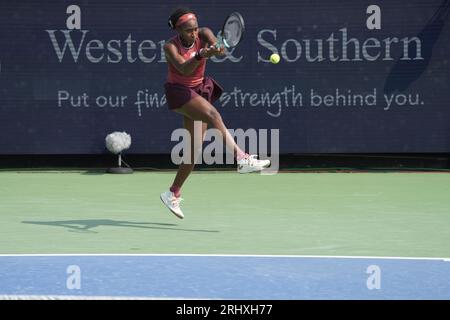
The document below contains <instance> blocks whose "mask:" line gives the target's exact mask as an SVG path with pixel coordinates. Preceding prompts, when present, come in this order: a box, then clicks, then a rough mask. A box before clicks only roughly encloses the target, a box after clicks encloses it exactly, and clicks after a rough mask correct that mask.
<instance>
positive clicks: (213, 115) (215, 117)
mask: <svg viewBox="0 0 450 320" xmlns="http://www.w3.org/2000/svg"><path fill="white" fill-rule="evenodd" d="M206 117H207V119H208V122H209V123H213V124H214V123H217V122H220V121H222V117H221V116H220V113H219V111H217V109H216V108H211V109H210V110H208V112H207V115H206Z"/></svg>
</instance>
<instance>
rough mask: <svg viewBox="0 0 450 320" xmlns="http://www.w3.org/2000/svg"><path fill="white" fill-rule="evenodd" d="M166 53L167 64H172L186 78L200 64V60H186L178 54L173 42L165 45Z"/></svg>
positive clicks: (193, 58)
mask: <svg viewBox="0 0 450 320" xmlns="http://www.w3.org/2000/svg"><path fill="white" fill-rule="evenodd" d="M164 52H165V54H166V60H167V62H169V63H170V64H172V65H173V66H174V67H175V69H177V70H178V72H180V73H181V74H183V75H185V76H188V75H190V74H191V73H192V72H194V70H195V69H196V68H197V67H198V66H199V64H200V60H197V59H195V57H192V58H191V59H189V60H185V59H184V58H183V56H182V55H181V54H179V53H178V50H177V47H176V46H175V45H174V44H173V43H172V42H167V43H166V44H165V45H164Z"/></svg>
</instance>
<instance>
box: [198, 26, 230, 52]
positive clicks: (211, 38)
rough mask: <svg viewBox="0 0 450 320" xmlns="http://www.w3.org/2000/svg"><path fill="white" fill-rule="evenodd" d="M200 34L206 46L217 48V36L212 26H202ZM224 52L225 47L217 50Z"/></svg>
mask: <svg viewBox="0 0 450 320" xmlns="http://www.w3.org/2000/svg"><path fill="white" fill-rule="evenodd" d="M198 36H199V37H200V39H201V40H202V41H203V43H204V44H205V47H208V48H212V49H213V50H214V49H215V46H216V43H217V38H216V36H215V35H214V33H213V32H212V31H211V29H210V28H206V27H203V28H200V29H199V31H198ZM223 53H224V48H220V49H219V50H217V53H216V54H217V55H222V54H223Z"/></svg>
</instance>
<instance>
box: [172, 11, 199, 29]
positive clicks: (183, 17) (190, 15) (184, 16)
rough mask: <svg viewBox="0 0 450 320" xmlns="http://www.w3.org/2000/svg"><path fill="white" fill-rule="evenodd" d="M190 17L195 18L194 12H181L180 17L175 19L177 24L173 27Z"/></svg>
mask: <svg viewBox="0 0 450 320" xmlns="http://www.w3.org/2000/svg"><path fill="white" fill-rule="evenodd" d="M191 19H197V17H196V16H195V14H193V13H186V14H183V15H182V16H181V17H179V18H178V21H177V24H176V25H175V27H179V26H180V25H182V24H183V23H185V22H187V21H189V20H191Z"/></svg>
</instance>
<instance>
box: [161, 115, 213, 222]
mask: <svg viewBox="0 0 450 320" xmlns="http://www.w3.org/2000/svg"><path fill="white" fill-rule="evenodd" d="M183 124H184V128H185V129H186V130H188V131H189V134H190V137H191V141H190V146H189V147H190V154H191V158H190V159H189V160H190V161H189V162H188V163H182V164H180V166H179V167H178V171H177V174H176V176H175V179H174V181H173V184H172V186H171V187H170V189H169V191H166V192H163V193H162V194H161V200H162V202H163V203H164V204H165V205H166V206H167V207H168V208H169V210H170V211H172V213H174V214H175V215H176V216H177V217H179V218H181V219H182V218H184V214H183V212H182V210H181V208H180V202H181V200H182V199H181V197H180V196H181V187H182V186H183V184H184V182H185V181H186V179H187V178H188V176H189V175H190V173H191V172H192V170H193V169H194V166H195V160H196V159H197V158H198V157H199V155H200V154H201V152H202V144H203V139H204V138H205V134H206V129H207V128H208V125H207V124H206V123H204V122H201V121H198V122H197V123H194V120H192V119H189V118H187V117H183Z"/></svg>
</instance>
